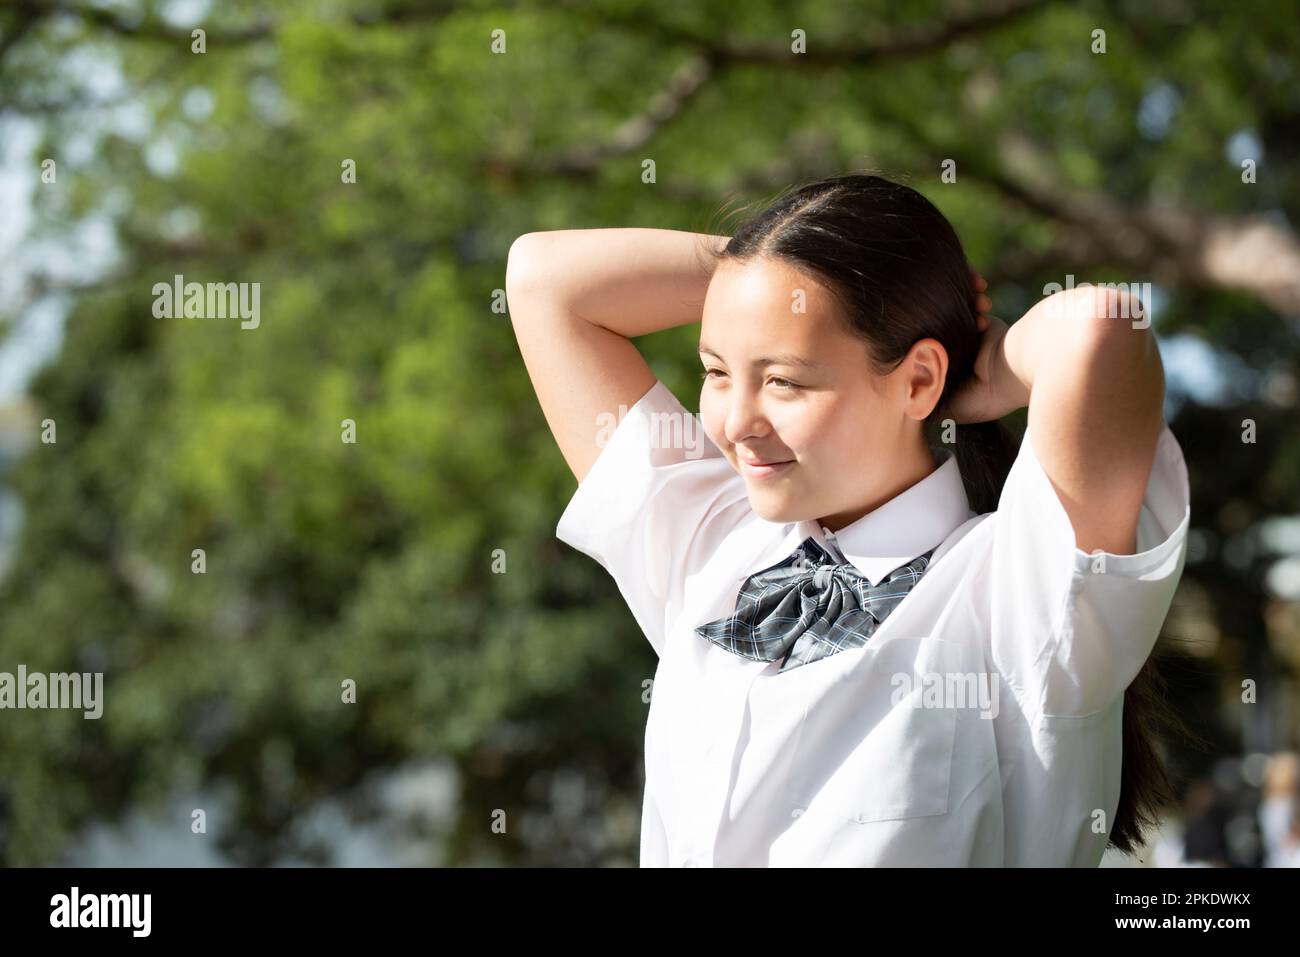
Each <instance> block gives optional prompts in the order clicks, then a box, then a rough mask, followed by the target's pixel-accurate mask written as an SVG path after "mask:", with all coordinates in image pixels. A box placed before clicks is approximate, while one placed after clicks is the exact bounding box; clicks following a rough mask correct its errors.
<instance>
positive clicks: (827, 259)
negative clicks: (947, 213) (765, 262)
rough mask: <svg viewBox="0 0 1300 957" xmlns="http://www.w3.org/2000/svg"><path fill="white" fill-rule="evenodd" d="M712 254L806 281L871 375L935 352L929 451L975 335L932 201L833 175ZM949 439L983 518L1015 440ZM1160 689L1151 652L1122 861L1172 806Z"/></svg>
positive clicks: (1126, 796) (1131, 698)
mask: <svg viewBox="0 0 1300 957" xmlns="http://www.w3.org/2000/svg"><path fill="white" fill-rule="evenodd" d="M716 215H717V214H715V216H716ZM713 232H715V233H717V230H714V231H713ZM727 234H728V231H723V232H722V233H721V235H727ZM717 255H718V259H719V261H721V260H736V261H748V260H752V259H754V258H757V257H760V256H769V257H773V258H777V259H780V260H782V261H784V262H787V263H789V264H790V265H791V266H793V267H795V268H797V269H800V270H802V271H805V272H808V273H811V274H813V275H815V276H817V277H818V278H819V279H820V280H821V281H822V282H824V283H825V284H826V286H827V288H828V289H829V290H830V291H831V293H832V294H833V295H834V296H835V298H836V300H837V301H838V302H839V303H840V305H841V306H842V308H843V311H844V315H845V316H846V317H847V318H848V321H849V324H850V327H851V328H850V331H851V332H852V333H853V334H855V335H858V336H860V337H861V338H862V339H863V340H864V341H865V342H866V344H867V351H868V355H869V357H870V359H871V361H872V362H873V363H874V365H875V366H876V368H877V369H878V370H879V371H880V372H881V374H886V373H888V372H889V371H891V370H892V369H893V368H896V367H897V365H898V364H899V363H900V362H902V360H903V358H904V357H905V356H906V355H907V352H908V350H909V349H910V348H911V347H912V345H913V343H915V342H916V341H917V340H919V339H924V338H933V339H935V340H937V341H938V342H939V343H940V344H942V345H943V347H944V349H945V350H947V353H948V374H947V379H946V381H945V382H944V387H943V391H942V393H941V394H940V397H939V402H938V403H937V404H936V406H935V408H934V410H933V411H932V412H931V414H930V415H929V417H927V419H926V422H925V435H926V439H927V441H928V442H930V443H931V444H939V443H938V432H939V431H940V429H941V427H942V426H941V423H942V422H943V420H944V419H945V418H948V411H947V410H948V407H949V404H950V402H951V399H952V396H953V395H955V394H956V393H957V391H958V390H959V389H961V387H962V386H963V385H964V384H965V383H966V382H967V380H969V379H970V378H971V376H972V375H973V374H974V365H975V359H976V356H977V355H978V353H979V348H980V343H981V339H982V334H981V333H980V331H979V327H978V324H977V314H978V306H977V293H976V292H975V289H974V287H973V284H972V279H971V270H970V265H969V263H968V262H967V260H966V254H965V252H964V251H963V249H962V245H961V241H960V240H959V239H958V238H957V233H956V232H955V231H954V229H953V227H952V225H951V224H950V223H949V222H948V220H947V219H946V218H945V217H944V215H943V214H942V213H940V212H939V210H938V209H937V208H936V207H935V206H934V204H933V203H931V202H930V201H929V200H928V199H926V198H925V197H924V196H922V195H921V194H920V193H918V192H917V191H916V190H914V189H912V188H911V187H909V186H905V185H902V184H901V183H896V182H891V181H890V180H888V179H884V178H882V177H880V176H876V175H870V174H864V173H860V174H852V175H845V176H835V177H831V178H829V179H823V180H819V181H817V182H813V183H808V184H805V185H802V186H798V187H792V188H791V189H789V190H787V191H786V192H784V193H783V194H782V195H781V196H779V197H778V198H777V199H775V200H774V201H772V202H771V203H770V204H768V205H767V206H766V207H765V208H763V209H762V210H761V211H760V212H758V213H757V214H756V215H752V216H750V217H749V218H748V219H746V220H744V221H743V222H742V223H741V225H740V226H739V227H738V228H737V229H736V231H735V232H734V233H732V234H731V235H730V241H729V242H728V243H727V245H726V247H725V248H724V249H723V250H722V251H721V253H719V254H717ZM960 434H961V441H959V442H957V443H956V446H955V454H956V457H957V464H958V466H959V467H960V470H961V475H962V479H963V482H964V483H965V486H966V493H967V496H968V498H969V499H970V504H971V508H973V509H974V510H975V511H976V512H979V513H985V512H992V511H994V510H996V509H997V506H998V500H999V498H1000V497H1001V494H1002V487H1003V485H1004V484H1005V482H1006V478H1007V474H1008V472H1009V471H1010V470H1011V464H1012V462H1013V461H1014V460H1015V456H1016V454H1017V451H1018V449H1019V444H1020V443H1019V438H1017V437H1015V436H1013V435H1012V433H1011V432H1009V431H1008V430H1007V428H1006V427H1005V426H1004V425H1003V424H1002V423H1001V422H998V421H994V422H980V423H973V424H965V425H962V426H960ZM1162 691H1163V684H1162V678H1161V675H1160V673H1159V670H1158V666H1157V664H1156V655H1152V657H1150V658H1148V659H1147V662H1146V663H1145V664H1144V665H1143V667H1142V669H1141V671H1140V672H1139V673H1138V675H1137V677H1136V678H1135V679H1134V680H1133V682H1132V684H1130V685H1129V687H1128V689H1127V690H1126V691H1125V693H1124V724H1123V741H1124V744H1123V748H1124V750H1123V765H1122V772H1121V775H1120V796H1119V805H1118V808H1117V810H1116V813H1115V820H1114V822H1113V824H1112V826H1111V830H1110V839H1109V843H1110V845H1112V846H1114V847H1116V848H1118V849H1119V850H1121V851H1123V852H1125V853H1133V852H1134V851H1135V850H1137V849H1138V848H1139V846H1140V845H1141V844H1142V842H1143V836H1142V830H1143V828H1145V827H1149V826H1151V825H1153V824H1155V823H1156V822H1157V820H1158V816H1159V813H1160V811H1161V810H1162V809H1163V808H1164V807H1165V806H1167V805H1169V804H1170V803H1171V802H1172V799H1173V794H1172V791H1173V789H1172V786H1171V783H1170V780H1169V775H1168V771H1167V770H1166V768H1165V765H1164V762H1163V760H1162V758H1161V755H1160V754H1159V752H1158V749H1157V740H1158V735H1159V732H1160V729H1161V728H1162V727H1167V728H1171V729H1176V730H1179V731H1185V730H1186V729H1185V728H1183V726H1182V725H1181V723H1180V722H1179V721H1178V719H1177V716H1176V715H1175V714H1173V712H1172V711H1171V710H1170V709H1169V707H1168V705H1167V704H1166V703H1165V701H1166V699H1165V697H1164V695H1163V694H1162Z"/></svg>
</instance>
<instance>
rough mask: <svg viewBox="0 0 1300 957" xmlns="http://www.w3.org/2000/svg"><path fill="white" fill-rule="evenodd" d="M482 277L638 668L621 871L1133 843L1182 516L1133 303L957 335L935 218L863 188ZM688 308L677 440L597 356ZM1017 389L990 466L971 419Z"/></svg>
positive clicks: (555, 253) (559, 249)
mask: <svg viewBox="0 0 1300 957" xmlns="http://www.w3.org/2000/svg"><path fill="white" fill-rule="evenodd" d="M701 252H702V253H703V254H704V255H703V256H701V255H700V253H701ZM506 287H507V294H508V297H509V301H510V304H511V318H512V322H513V324H514V328H515V333H516V336H517V339H518V342H519V345H520V350H521V352H522V355H523V358H524V362H525V365H526V367H527V369H528V372H529V375H530V376H531V378H532V381H533V383H534V386H535V388H536V391H537V395H538V399H539V400H540V402H541V406H542V410H543V413H544V414H545V417H546V420H547V422H548V424H549V426H550V428H551V431H552V432H553V433H554V435H555V438H556V441H557V443H558V444H559V447H560V451H561V452H562V454H563V455H564V457H565V459H566V461H567V462H568V463H569V466H570V468H571V469H572V471H573V473H574V475H575V477H576V478H577V480H578V483H579V484H578V489H577V491H576V493H575V494H574V496H573V499H572V500H571V501H570V502H569V504H568V507H567V508H566V509H565V510H564V513H563V515H562V516H561V518H560V520H559V524H558V527H557V530H556V533H557V536H558V537H559V538H560V539H561V540H562V541H564V542H567V543H568V544H570V545H572V546H574V547H575V548H577V549H579V550H581V551H583V552H584V553H586V554H587V555H589V556H591V557H592V558H594V559H595V560H596V561H598V562H600V564H601V565H602V566H604V567H605V568H606V569H607V570H608V571H609V573H610V574H611V576H612V577H613V578H614V581H615V582H616V583H617V585H618V588H619V590H620V592H621V593H622V595H623V597H624V598H625V599H626V601H627V604H628V607H629V608H630V610H631V612H632V614H633V616H634V617H635V618H636V621H637V622H638V624H639V625H640V627H641V629H642V630H643V631H644V632H645V635H646V637H647V639H648V640H649V641H650V644H651V645H652V646H653V647H654V650H655V652H656V653H657V655H658V658H659V664H658V668H657V670H656V673H655V680H654V685H653V694H652V698H651V705H650V712H649V717H648V722H647V727H646V738H645V747H646V781H645V797H644V806H643V815H642V827H641V864H642V866H663V865H670V866H783V865H809V864H813V865H818V864H821V865H852V866H862V865H908V866H915V865H948V866H951V865H978V866H989V865H994V866H997V865H1016V866H1019V865H1055V866H1061V865H1083V866H1095V865H1097V863H1098V862H1099V861H1100V859H1101V856H1102V852H1103V851H1104V850H1105V848H1106V846H1107V844H1108V842H1109V843H1111V844H1114V845H1115V846H1116V847H1118V848H1120V849H1122V850H1126V851H1128V850H1132V849H1134V848H1135V847H1136V846H1137V845H1138V844H1139V843H1140V840H1141V832H1140V828H1141V826H1142V825H1143V824H1146V823H1149V822H1150V819H1151V816H1152V814H1153V812H1154V810H1155V808H1156V806H1157V805H1158V803H1159V801H1160V799H1161V797H1162V786H1165V785H1167V780H1166V779H1165V777H1164V773H1163V770H1162V769H1161V767H1160V764H1159V762H1158V760H1157V759H1156V755H1155V752H1154V750H1153V748H1152V742H1151V740H1150V738H1149V733H1148V730H1147V729H1148V727H1149V719H1150V716H1151V715H1150V709H1151V707H1152V701H1151V700H1150V698H1149V693H1150V688H1149V685H1148V679H1149V678H1150V674H1149V669H1144V667H1143V666H1144V663H1145V662H1146V661H1147V658H1148V655H1149V654H1150V652H1151V650H1152V647H1153V645H1154V643H1155V640H1156V636H1157V633H1158V632H1159V630H1160V627H1161V624H1162V622H1163V620H1164V617H1165V614H1166V612H1167V611H1168V609H1169V606H1170V602H1171V600H1172V598H1173V594H1174V591H1175V588H1176V587H1177V584H1178V580H1179V578H1180V576H1181V574H1182V570H1183V564H1184V559H1185V551H1186V536H1187V529H1188V523H1189V518H1190V509H1189V502H1188V480H1187V469H1186V465H1185V463H1184V461H1183V456H1182V451H1181V449H1180V448H1179V446H1178V443H1177V442H1176V440H1175V439H1174V437H1173V435H1172V434H1171V432H1170V431H1169V428H1168V425H1167V424H1166V423H1165V422H1164V420H1163V416H1162V400H1163V394H1164V377H1163V371H1162V367H1161V363H1160V358H1159V354H1158V352H1157V349H1156V345H1155V342H1154V340H1153V337H1152V335H1151V334H1150V332H1149V330H1148V329H1147V328H1146V323H1139V322H1133V321H1131V320H1130V319H1129V318H1128V317H1129V316H1133V315H1140V313H1139V312H1137V311H1135V310H1136V309H1137V308H1140V304H1138V303H1136V302H1130V301H1127V300H1126V299H1125V298H1124V297H1123V296H1122V295H1121V294H1118V293H1114V292H1108V291H1106V290H1097V289H1093V288H1088V287H1084V288H1075V289H1071V290H1067V291H1064V292H1061V293H1057V294H1056V295H1054V296H1051V297H1049V298H1046V299H1044V300H1042V301H1041V302H1039V303H1038V304H1037V305H1035V306H1034V307H1033V308H1032V309H1031V310H1029V312H1028V313H1027V314H1026V315H1025V316H1024V317H1023V318H1021V319H1020V320H1019V321H1018V322H1016V323H1015V324H1014V325H1013V326H1011V327H1010V328H1008V327H1007V326H1006V325H1005V324H1004V323H1002V322H1000V321H998V320H996V319H992V320H990V319H986V318H983V317H981V316H980V311H981V305H982V303H983V302H985V300H983V297H982V296H981V295H980V293H981V292H982V288H983V283H982V280H979V279H978V278H977V279H976V281H975V288H972V271H971V270H970V267H969V266H968V264H967V262H966V257H965V254H964V253H963V250H962V247H961V244H960V242H959V241H958V239H957V236H956V234H955V233H954V232H953V229H952V227H951V226H950V225H949V223H948V222H947V220H946V219H945V218H944V217H943V216H942V215H941V214H940V213H939V211H938V210H937V209H935V207H934V206H933V205H932V204H931V203H930V202H929V201H927V200H926V199H925V198H924V197H922V196H921V195H920V194H919V193H917V192H916V191H914V190H912V189H910V188H908V187H906V186H903V185H900V184H897V183H893V182H889V181H887V180H885V179H882V178H879V177H876V176H869V175H851V176H842V177H835V178H831V179H827V180H824V181H821V182H817V183H812V184H810V185H806V186H803V187H801V188H798V189H793V190H790V191H789V192H787V193H786V194H785V195H783V196H782V197H781V198H779V199H778V200H777V201H776V202H774V203H773V204H772V205H771V206H770V207H769V208H767V209H766V210H764V211H763V212H761V213H760V214H758V215H756V216H755V217H753V218H752V219H750V220H749V221H747V222H746V223H744V224H743V225H742V226H741V228H740V229H739V230H738V231H737V232H736V234H735V235H734V236H732V237H730V238H727V237H725V236H713V235H705V234H692V233H682V232H675V231H670V230H657V229H593V230H561V231H554V232H541V233H529V234H527V235H525V236H522V237H520V238H519V239H518V240H516V241H515V243H514V244H513V246H512V247H511V250H510V258H509V263H508V267H507V278H506ZM1116 316H1123V317H1125V318H1122V319H1121V318H1112V317H1116ZM695 322H699V323H700V324H701V326H700V342H699V354H700V360H701V363H702V370H701V375H702V387H701V393H700V414H699V418H698V420H697V418H696V417H695V416H694V415H692V414H691V413H690V412H688V411H687V410H686V409H685V408H684V407H683V406H682V404H681V403H680V402H679V401H678V400H677V398H676V397H675V396H674V395H673V393H672V392H670V391H669V390H668V389H667V387H666V386H665V385H664V384H663V383H662V382H660V381H659V380H658V379H657V378H656V377H655V375H654V374H653V373H652V372H651V370H650V368H649V367H648V366H647V364H646V362H645V360H644V359H643V358H642V357H641V355H640V354H639V352H638V351H637V349H636V347H635V346H634V345H633V344H632V342H631V339H632V338H633V337H636V336H640V335H644V334H646V333H650V332H654V331H657V330H660V329H666V328H669V327H672V326H679V325H685V324H688V323H695ZM1026 404H1027V405H1028V407H1029V412H1028V427H1027V429H1026V430H1025V433H1024V436H1023V437H1022V439H1021V441H1020V443H1019V447H1018V450H1017V448H1016V446H1015V444H1014V443H1013V442H1011V441H1009V439H1008V437H1007V433H1006V432H1005V431H1004V430H1003V429H1002V427H1001V426H1000V425H999V424H998V423H997V422H996V420H997V419H998V418H1000V417H1001V416H1003V415H1005V414H1006V413H1008V412H1010V411H1012V410H1014V409H1017V408H1020V407H1022V406H1024V405H1026ZM602 421H605V422H607V423H608V424H610V425H613V426H614V427H613V429H612V434H610V429H609V428H608V427H606V428H604V429H602V428H601V424H602ZM697 425H702V427H703V432H704V433H705V434H704V435H700V434H699V430H698V429H697V428H696V426H697ZM1140 672H1141V673H1142V674H1141V675H1140V674H1139V673H1140ZM1135 678H1136V679H1138V680H1136V681H1135ZM1130 686H1131V687H1130Z"/></svg>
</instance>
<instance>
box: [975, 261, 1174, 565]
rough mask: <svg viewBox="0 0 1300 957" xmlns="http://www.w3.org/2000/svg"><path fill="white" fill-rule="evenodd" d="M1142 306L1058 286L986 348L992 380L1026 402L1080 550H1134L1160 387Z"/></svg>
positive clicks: (1114, 293)
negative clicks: (989, 352) (991, 347)
mask: <svg viewBox="0 0 1300 957" xmlns="http://www.w3.org/2000/svg"><path fill="white" fill-rule="evenodd" d="M1145 309H1146V304H1144V303H1142V302H1141V301H1140V300H1139V299H1138V298H1137V296H1135V295H1131V294H1129V293H1128V292H1126V291H1124V290H1119V289H1109V288H1105V287H1095V286H1086V287H1083V288H1074V289H1069V290H1065V291H1062V292H1058V293H1056V294H1055V295H1052V296H1049V297H1047V298H1045V299H1043V300H1041V301H1039V302H1038V303H1037V304H1035V305H1034V307H1033V308H1032V309H1030V310H1029V311H1028V312H1027V313H1025V315H1024V316H1023V317H1022V318H1021V319H1020V320H1019V321H1018V322H1016V323H1015V324H1014V325H1012V326H1011V327H1010V328H1009V329H1007V331H1006V332H1005V334H1004V335H1001V336H1000V337H998V342H997V348H995V349H994V350H992V351H993V357H992V358H993V362H994V364H995V365H996V366H997V368H995V369H992V370H989V371H990V374H991V376H992V377H993V381H995V382H997V381H999V380H1001V381H1002V382H1003V383H1004V384H1005V388H1006V389H1007V390H1009V391H1010V392H1011V393H1014V394H1015V395H1016V397H1017V401H1018V402H1019V404H1020V405H1023V404H1025V401H1027V402H1028V405H1029V431H1028V435H1029V437H1030V440H1031V441H1032V442H1033V444H1034V445H1033V448H1034V453H1035V455H1036V456H1037V457H1038V460H1039V462H1040V463H1041V464H1042V466H1043V470H1044V471H1045V472H1046V473H1047V476H1048V478H1049V479H1050V480H1051V483H1052V485H1053V487H1054V488H1055V489H1056V493H1057V495H1058V497H1059V498H1060V500H1061V504H1062V506H1064V508H1065V511H1066V514H1068V515H1069V517H1070V523H1071V525H1073V526H1074V533H1075V540H1076V543H1077V545H1078V547H1079V548H1080V549H1082V550H1083V551H1085V552H1092V551H1095V550H1096V549H1104V550H1106V551H1108V552H1111V553H1113V554H1117V555H1128V554H1132V553H1133V552H1135V551H1136V550H1137V526H1138V516H1139V513H1140V512H1141V508H1142V499H1143V496H1144V494H1145V491H1146V487H1147V480H1148V478H1149V477H1150V474H1151V468H1152V464H1153V463H1154V461H1155V452H1156V441H1157V439H1158V438H1159V435H1160V431H1161V425H1162V421H1163V415H1164V413H1163V405H1164V393H1165V377H1164V367H1163V366H1162V365H1161V362H1160V352H1159V349H1158V348H1157V346H1156V341H1155V336H1154V335H1152V333H1151V331H1150V328H1149V326H1150V323H1149V321H1148V320H1147V319H1145V318H1144V317H1145V315H1146V313H1145ZM1139 318H1140V321H1135V320H1138V319H1139ZM1022 400H1023V401H1022Z"/></svg>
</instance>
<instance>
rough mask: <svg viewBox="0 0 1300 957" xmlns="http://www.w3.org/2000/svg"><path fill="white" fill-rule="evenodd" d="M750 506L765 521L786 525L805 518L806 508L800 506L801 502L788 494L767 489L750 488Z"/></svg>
mask: <svg viewBox="0 0 1300 957" xmlns="http://www.w3.org/2000/svg"><path fill="white" fill-rule="evenodd" d="M749 507H750V508H752V509H753V510H754V514H755V515H757V516H758V517H759V518H761V519H763V520H764V521H768V522H773V523H775V524H777V525H784V524H786V523H788V522H797V521H801V520H802V519H803V518H805V517H806V516H805V514H804V513H805V512H807V509H806V508H800V504H799V502H798V501H797V500H796V499H794V498H791V497H790V496H788V495H779V494H773V493H772V492H771V491H770V490H767V489H755V488H752V487H751V488H750V489H749Z"/></svg>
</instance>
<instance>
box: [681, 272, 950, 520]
mask: <svg viewBox="0 0 1300 957" xmlns="http://www.w3.org/2000/svg"><path fill="white" fill-rule="evenodd" d="M800 293H802V299H803V309H804V310H805V311H796V309H797V308H798V307H799V302H800V298H801V296H800ZM840 309H841V307H840V305H839V303H838V302H837V301H836V300H835V299H834V298H833V297H832V296H831V294H830V292H829V290H828V289H827V288H826V287H825V286H824V285H823V284H822V283H821V282H819V281H818V280H817V279H816V278H814V277H812V276H810V275H805V274H804V273H801V272H799V271H797V270H795V269H794V268H793V267H791V266H790V265H788V264H787V263H785V262H783V261H780V260H774V259H767V258H760V259H756V260H752V261H750V262H748V263H739V262H734V261H724V262H723V263H721V264H720V265H719V266H718V268H717V270H716V271H715V272H714V274H713V278H712V281H711V282H710V283H709V289H708V294H707V296H706V297H705V301H704V313H703V317H702V322H701V327H700V350H701V351H700V360H701V362H702V363H703V366H704V372H703V375H704V382H703V386H702V388H701V391H700V417H701V420H702V422H703V425H704V430H705V432H706V433H707V434H708V436H709V438H710V439H712V440H713V442H714V444H716V445H717V446H718V448H719V449H721V450H722V452H723V453H724V454H725V455H726V457H727V458H728V460H729V461H730V462H731V466H732V468H734V469H735V470H736V471H737V472H739V473H740V475H741V476H742V477H744V479H745V484H746V486H747V487H748V491H749V501H750V505H751V506H752V507H753V509H754V511H755V512H756V513H758V514H759V515H760V516H761V517H763V518H764V519H766V520H768V521H771V522H781V523H785V522H796V521H803V520H805V519H819V520H821V521H823V523H824V524H826V525H827V526H828V527H830V528H831V529H832V531H835V530H838V528H841V527H843V526H844V525H846V524H848V523H849V522H850V521H852V520H854V519H856V518H857V517H859V516H860V515H862V514H864V513H865V511H867V510H868V509H867V508H865V507H864V506H865V505H867V504H868V503H872V502H873V501H874V500H875V499H876V498H878V497H879V493H880V492H881V491H882V490H884V489H887V488H889V487H891V486H892V485H895V484H897V476H898V474H899V465H900V463H902V462H904V461H905V460H907V459H908V458H909V456H910V459H911V462H913V463H915V462H916V460H917V455H918V449H917V436H918V434H919V428H920V422H919V421H918V420H917V419H916V418H914V417H913V416H912V415H909V410H910V411H912V412H913V413H914V412H915V410H916V402H915V400H914V399H909V385H908V380H909V379H912V378H914V375H915V373H914V370H913V368H912V367H911V366H910V365H909V363H906V362H905V363H904V364H903V365H901V366H900V367H899V368H898V369H896V370H895V371H894V372H892V373H890V374H889V375H888V376H880V375H878V374H877V373H876V372H875V371H874V370H873V368H872V366H871V365H870V363H869V361H868V358H867V346H866V343H865V342H864V341H863V340H862V339H860V338H858V337H856V336H853V335H851V334H850V333H849V332H847V331H846V330H845V328H844V327H843V326H842V325H841V322H840V319H839V317H840ZM940 381H941V379H940ZM927 413H928V410H927ZM751 462H760V463H765V464H766V463H784V464H779V465H775V467H773V468H751V467H750V465H749V464H747V463H751Z"/></svg>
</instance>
